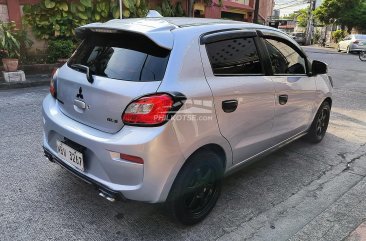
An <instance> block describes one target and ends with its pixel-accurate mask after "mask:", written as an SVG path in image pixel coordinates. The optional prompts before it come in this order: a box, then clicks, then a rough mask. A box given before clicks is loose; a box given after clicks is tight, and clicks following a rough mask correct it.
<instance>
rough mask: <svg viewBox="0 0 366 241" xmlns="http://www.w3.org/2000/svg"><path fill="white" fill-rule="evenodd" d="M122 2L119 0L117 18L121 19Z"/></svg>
mask: <svg viewBox="0 0 366 241" xmlns="http://www.w3.org/2000/svg"><path fill="white" fill-rule="evenodd" d="M122 4H123V3H122V0H119V18H120V19H122V18H123V16H122V13H123V11H122V10H123V5H122Z"/></svg>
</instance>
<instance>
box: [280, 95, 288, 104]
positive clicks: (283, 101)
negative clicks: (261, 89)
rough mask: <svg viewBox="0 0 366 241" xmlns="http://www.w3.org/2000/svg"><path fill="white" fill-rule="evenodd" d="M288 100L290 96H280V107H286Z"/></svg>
mask: <svg viewBox="0 0 366 241" xmlns="http://www.w3.org/2000/svg"><path fill="white" fill-rule="evenodd" d="M287 100H288V95H280V96H278V102H279V103H280V105H286V103H287Z"/></svg>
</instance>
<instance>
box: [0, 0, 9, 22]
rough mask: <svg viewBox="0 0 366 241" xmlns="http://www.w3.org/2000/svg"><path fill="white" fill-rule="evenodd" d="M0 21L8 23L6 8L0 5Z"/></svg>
mask: <svg viewBox="0 0 366 241" xmlns="http://www.w3.org/2000/svg"><path fill="white" fill-rule="evenodd" d="M0 21H1V22H8V21H9V13H8V6H7V5H5V4H0Z"/></svg>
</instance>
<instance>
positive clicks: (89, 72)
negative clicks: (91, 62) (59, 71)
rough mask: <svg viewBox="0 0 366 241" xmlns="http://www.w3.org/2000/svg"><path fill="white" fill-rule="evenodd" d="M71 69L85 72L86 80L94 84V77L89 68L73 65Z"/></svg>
mask: <svg viewBox="0 0 366 241" xmlns="http://www.w3.org/2000/svg"><path fill="white" fill-rule="evenodd" d="M71 68H75V69H81V70H84V71H85V73H86V79H87V80H88V81H89V83H91V84H92V83H93V82H94V79H93V76H92V74H91V71H90V69H89V67H88V66H85V65H82V64H73V65H71Z"/></svg>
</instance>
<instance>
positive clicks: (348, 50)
mask: <svg viewBox="0 0 366 241" xmlns="http://www.w3.org/2000/svg"><path fill="white" fill-rule="evenodd" d="M346 53H347V54H350V53H351V51H350V49H349V46H348V47H347V51H346Z"/></svg>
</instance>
